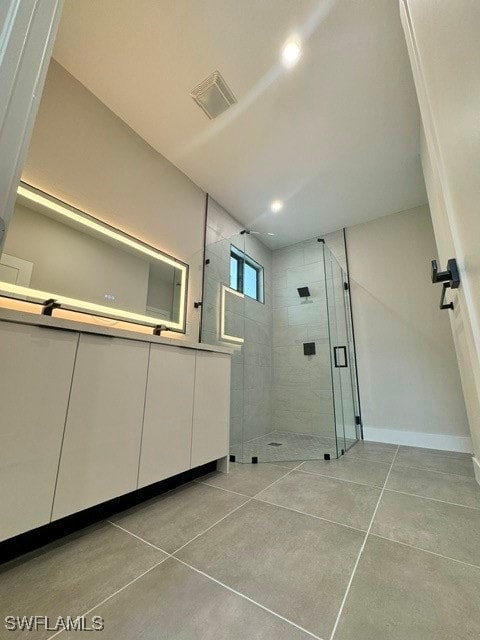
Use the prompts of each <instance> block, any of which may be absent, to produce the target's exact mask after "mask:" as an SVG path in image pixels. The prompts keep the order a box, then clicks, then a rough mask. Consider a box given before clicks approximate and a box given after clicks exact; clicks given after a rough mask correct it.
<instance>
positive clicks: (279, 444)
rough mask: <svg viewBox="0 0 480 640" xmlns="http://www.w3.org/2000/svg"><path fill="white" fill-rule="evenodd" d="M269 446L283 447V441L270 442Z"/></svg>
mask: <svg viewBox="0 0 480 640" xmlns="http://www.w3.org/2000/svg"><path fill="white" fill-rule="evenodd" d="M268 446H269V447H281V446H282V443H281V442H269V443H268Z"/></svg>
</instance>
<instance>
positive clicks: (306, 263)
mask: <svg viewBox="0 0 480 640" xmlns="http://www.w3.org/2000/svg"><path fill="white" fill-rule="evenodd" d="M278 240H279V239H278V238H275V239H274V241H275V244H277V243H278V244H280V243H279V242H278ZM334 253H335V255H334ZM239 258H240V259H239ZM337 258H338V259H337ZM344 260H345V245H344V240H343V232H338V233H335V234H330V235H329V236H326V237H325V238H324V239H321V240H319V239H318V238H313V239H311V240H306V241H304V242H301V243H298V244H295V245H290V246H286V247H281V248H278V249H276V248H272V236H270V235H267V234H265V235H262V234H259V233H255V232H254V231H248V230H245V229H243V228H242V226H241V225H240V224H239V223H237V222H236V221H235V220H234V219H233V218H232V217H231V216H230V215H229V214H228V213H227V212H226V211H225V210H224V209H222V207H220V206H219V205H218V204H217V203H216V202H215V201H213V200H212V199H209V207H208V215H207V234H206V246H205V272H204V292H203V306H202V331H201V339H202V342H206V343H209V344H222V345H229V346H230V347H232V349H233V350H234V356H233V361H232V387H231V425H230V455H231V459H232V460H235V461H236V462H245V463H251V462H275V461H282V460H283V461H287V460H311V459H323V458H324V457H325V456H327V457H328V456H330V458H337V457H339V456H340V455H342V454H343V453H344V452H345V451H346V450H347V449H348V448H349V447H350V446H352V445H353V444H354V443H355V442H356V441H357V439H358V438H359V436H360V422H361V420H360V407H359V400H358V392H357V380H356V369H355V350H354V342H353V332H352V324H351V313H350V298H349V290H348V277H347V273H346V268H343V267H342V265H341V262H344ZM239 270H242V272H241V273H240V272H239Z"/></svg>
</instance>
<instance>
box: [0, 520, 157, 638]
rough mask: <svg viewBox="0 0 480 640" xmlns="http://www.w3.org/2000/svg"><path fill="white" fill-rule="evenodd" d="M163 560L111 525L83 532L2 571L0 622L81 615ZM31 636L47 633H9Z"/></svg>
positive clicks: (0, 574)
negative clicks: (13, 617)
mask: <svg viewBox="0 0 480 640" xmlns="http://www.w3.org/2000/svg"><path fill="white" fill-rule="evenodd" d="M164 558H166V556H165V554H163V553H161V552H160V551H157V550H156V549H153V548H152V547H150V546H148V545H146V544H145V543H143V542H141V541H140V540H136V539H135V538H134V537H132V536H131V535H129V534H128V533H124V532H123V531H120V529H117V528H115V527H113V526H112V525H111V524H108V523H103V524H99V525H96V526H94V527H91V528H89V529H85V530H83V531H80V532H79V533H76V534H74V535H71V536H68V537H66V538H64V539H62V540H60V541H57V542H55V543H53V544H51V545H49V546H47V547H45V548H43V549H41V550H39V551H37V552H35V553H32V554H29V555H27V556H24V557H22V558H20V559H19V560H16V561H13V562H10V563H8V564H6V565H4V566H3V567H2V569H1V572H0V610H1V613H0V618H1V620H2V621H3V619H4V617H5V616H7V615H14V616H29V615H37V616H38V615H42V616H43V615H45V616H49V617H51V618H52V619H56V618H57V616H64V617H66V616H67V615H70V616H77V615H80V614H82V613H84V612H85V611H87V610H88V609H90V608H91V607H92V606H94V605H96V604H98V603H99V602H101V601H102V600H103V599H104V598H106V597H107V596H109V595H110V594H112V593H113V592H114V591H116V590H117V589H119V588H121V587H123V586H124V585H126V584H127V583H128V582H130V581H131V580H133V579H134V578H136V577H137V576H139V575H140V574H141V573H143V572H144V571H146V570H147V569H149V568H150V567H153V566H154V565H155V564H156V563H158V562H161V561H162V560H163V559H164ZM2 626H3V622H2ZM27 635H31V637H32V640H33V638H35V640H38V639H39V638H44V637H47V636H48V635H49V633H48V632H47V633H45V632H42V631H39V632H38V633H35V634H34V635H32V634H28V633H26V632H22V631H19V632H18V633H17V632H12V631H9V632H8V637H9V638H12V639H13V638H19V637H25V636H27ZM50 635H51V634H50Z"/></svg>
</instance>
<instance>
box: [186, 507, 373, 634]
mask: <svg viewBox="0 0 480 640" xmlns="http://www.w3.org/2000/svg"><path fill="white" fill-rule="evenodd" d="M363 540H364V534H363V533H361V532H359V531H355V530H354V529H349V528H347V527H343V526H341V525H337V524H332V523H330V522H325V521H323V520H319V519H316V518H311V517H310V516H305V515H302V514H299V513H294V512H293V511H289V510H287V509H282V508H281V507H275V506H272V505H269V504H266V503H263V502H258V501H252V502H250V503H248V504H246V505H245V506H244V507H242V508H241V509H239V510H238V511H236V512H235V513H233V514H232V515H231V516H229V517H228V518H225V520H223V521H222V522H221V523H219V524H218V525H216V526H215V527H213V528H212V529H210V531H208V532H207V533H206V534H204V535H202V536H200V537H199V538H197V539H196V540H195V541H193V542H192V543H190V544H189V545H187V546H186V547H185V548H184V549H182V550H181V551H180V552H179V554H178V555H179V557H180V558H182V559H183V560H185V561H186V562H188V563H189V564H191V565H193V566H194V567H197V568H198V569H200V570H202V571H204V572H206V573H208V574H209V575H211V576H213V577H214V578H216V579H218V580H220V581H221V582H223V583H225V584H227V585H228V586H230V587H232V588H234V589H236V590H238V591H240V592H241V593H243V594H245V595H247V596H248V597H250V598H252V599H253V600H255V601H256V602H259V603H260V604H262V605H264V606H266V607H268V608H269V609H271V610H273V611H275V612H276V613H278V614H280V615H282V616H284V617H286V618H287V619H289V620H292V621H293V622H295V623H296V624H299V625H300V626H302V627H303V628H305V629H307V630H309V631H311V632H313V633H315V634H317V635H319V636H321V637H328V635H329V633H330V632H331V630H332V628H333V624H334V622H335V617H336V615H337V612H338V609H339V607H340V604H341V601H342V598H343V595H344V593H345V589H346V587H347V584H348V581H349V579H350V575H351V572H352V570H353V566H354V564H355V561H356V558H357V555H358V552H359V549H360V547H361V545H362V542H363Z"/></svg>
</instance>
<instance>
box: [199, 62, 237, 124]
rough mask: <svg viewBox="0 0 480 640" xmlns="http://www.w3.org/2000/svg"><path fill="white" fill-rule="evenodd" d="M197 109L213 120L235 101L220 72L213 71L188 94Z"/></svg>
mask: <svg viewBox="0 0 480 640" xmlns="http://www.w3.org/2000/svg"><path fill="white" fill-rule="evenodd" d="M190 95H191V96H192V98H193V99H194V100H195V102H196V103H197V104H198V106H199V107H201V108H202V109H203V111H204V112H205V113H206V114H207V116H208V117H209V118H210V120H213V119H214V118H216V117H217V116H219V115H220V114H221V113H223V112H224V111H226V110H227V109H228V108H229V107H231V106H232V104H235V103H236V102H237V99H236V98H235V96H234V95H233V93H232V92H231V91H230V89H229V88H228V85H227V83H226V82H225V80H224V79H223V78H222V76H221V74H220V71H214V72H213V73H212V74H210V75H209V76H208V78H206V79H205V80H204V81H203V82H201V83H200V84H199V85H197V86H196V87H195V89H193V90H192V91H191V92H190Z"/></svg>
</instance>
